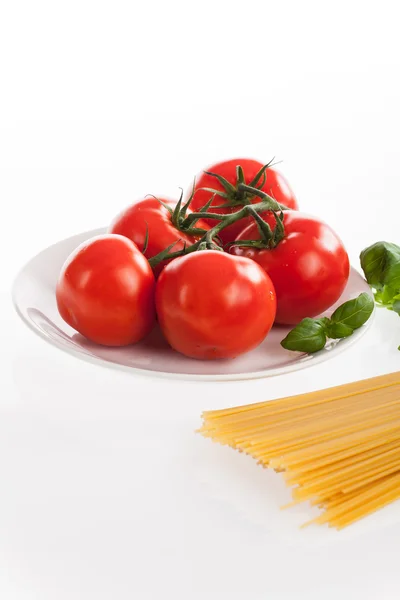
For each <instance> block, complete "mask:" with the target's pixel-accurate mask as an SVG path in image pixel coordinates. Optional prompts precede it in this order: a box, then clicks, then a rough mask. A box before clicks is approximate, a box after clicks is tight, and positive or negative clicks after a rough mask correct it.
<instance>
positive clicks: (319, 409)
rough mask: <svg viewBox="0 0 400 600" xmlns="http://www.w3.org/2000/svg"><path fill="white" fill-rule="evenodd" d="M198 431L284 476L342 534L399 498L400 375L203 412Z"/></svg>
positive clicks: (301, 498) (321, 519) (299, 499)
mask: <svg viewBox="0 0 400 600" xmlns="http://www.w3.org/2000/svg"><path fill="white" fill-rule="evenodd" d="M202 417H203V427H202V428H201V429H200V433H201V434H202V435H203V436H205V437H209V438H212V439H213V440H214V441H217V442H219V443H221V444H226V445H229V446H231V447H232V448H235V449H237V450H239V451H242V452H245V453H246V454H249V455H250V456H252V457H253V458H255V459H256V460H257V461H258V462H259V463H260V464H261V465H263V466H265V467H271V468H273V469H275V470H276V471H278V472H282V473H283V477H284V478H285V481H286V483H287V484H288V485H290V486H292V487H293V490H292V494H293V503H291V504H295V503H298V502H304V501H309V502H310V503H311V504H312V505H317V506H319V507H320V508H321V509H322V511H321V514H320V515H319V516H318V517H316V518H315V519H313V520H312V521H309V522H308V523H306V525H308V524H310V523H318V524H323V523H328V524H329V525H330V526H332V527H336V528H337V529H342V528H343V527H346V526H347V525H350V524H351V523H353V522H354V521H357V520H358V519H361V518H362V517H365V516H367V515H369V514H370V513H372V512H375V511H376V510H378V509H380V508H382V507H384V506H386V505H387V504H389V503H391V502H393V501H395V500H397V499H398V498H400V373H392V374H390V375H384V376H381V377H374V378H373V379H366V380H363V381H358V382H355V383H350V384H346V385H342V386H338V387H334V388H330V389H327V390H320V391H317V392H312V393H309V394H302V395H299V396H292V397H288V398H281V399H279V400H272V401H267V402H260V403H258V404H251V405H248V406H240V407H238V408H229V409H225V410H216V411H208V412H205V413H203V415H202Z"/></svg>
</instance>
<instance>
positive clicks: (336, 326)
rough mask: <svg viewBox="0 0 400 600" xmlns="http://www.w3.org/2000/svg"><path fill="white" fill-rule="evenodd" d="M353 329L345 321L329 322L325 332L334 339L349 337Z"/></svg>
mask: <svg viewBox="0 0 400 600" xmlns="http://www.w3.org/2000/svg"><path fill="white" fill-rule="evenodd" d="M353 331H354V329H353V328H352V327H350V326H349V325H346V324H345V323H329V325H328V327H327V330H326V334H327V336H328V337H330V338H332V339H334V340H336V339H339V338H345V337H349V335H351V334H352V333H353Z"/></svg>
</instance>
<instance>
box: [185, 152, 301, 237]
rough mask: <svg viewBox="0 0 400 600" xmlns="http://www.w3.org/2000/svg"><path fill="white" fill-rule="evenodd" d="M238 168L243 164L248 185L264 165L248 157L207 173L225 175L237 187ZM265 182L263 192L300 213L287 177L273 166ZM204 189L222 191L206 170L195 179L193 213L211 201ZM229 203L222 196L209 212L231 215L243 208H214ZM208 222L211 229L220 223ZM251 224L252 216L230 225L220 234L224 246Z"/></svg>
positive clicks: (254, 201)
mask: <svg viewBox="0 0 400 600" xmlns="http://www.w3.org/2000/svg"><path fill="white" fill-rule="evenodd" d="M237 165H241V167H242V168H243V172H244V176H245V180H246V183H247V184H249V183H250V182H251V181H252V179H253V178H254V177H255V176H256V175H257V173H258V171H259V170H260V169H261V168H262V167H263V163H260V162H259V161H257V160H253V159H249V158H234V159H232V160H226V161H223V162H220V163H216V164H214V165H211V166H210V167H208V168H207V169H205V170H206V171H210V172H212V173H217V174H218V175H222V177H224V178H225V179H227V180H228V181H229V183H231V184H232V185H236V180H237V178H236V167H237ZM265 175H266V181H265V184H264V185H263V187H262V188H261V190H262V191H263V192H265V193H266V194H268V195H269V196H272V197H273V198H274V199H275V200H276V201H277V202H279V203H280V204H284V205H285V206H287V207H288V208H290V209H293V210H297V209H298V204H297V199H296V196H295V195H294V192H293V191H292V190H291V188H290V186H289V184H288V182H287V181H286V179H285V178H284V176H283V175H282V174H281V173H279V171H276V170H275V169H274V168H272V167H270V168H268V169H267V170H266V172H265ZM201 188H211V189H215V190H218V191H223V186H222V184H221V183H220V182H219V181H218V180H217V179H216V178H215V177H212V176H211V175H207V174H206V173H205V172H204V171H203V172H201V173H200V174H199V175H198V177H197V178H196V185H195V191H196V193H195V195H194V198H193V200H192V202H191V204H190V206H191V208H192V210H193V211H198V210H200V209H201V208H202V207H203V206H204V205H205V204H206V203H207V202H208V201H209V200H210V198H211V196H212V194H211V192H207V191H205V190H202V189H201ZM251 201H252V202H253V203H256V202H260V198H257V197H253V198H252V199H251ZM225 202H226V200H225V199H224V198H221V197H220V196H216V197H215V199H214V200H213V202H212V204H211V207H210V208H209V212H211V211H212V212H215V213H217V214H218V213H219V214H231V213H233V212H237V211H238V210H239V209H240V208H242V207H241V206H234V207H226V208H222V209H212V207H213V206H219V205H221V204H224V203H225ZM207 222H208V223H209V225H210V226H211V227H212V226H213V225H215V224H216V223H217V221H215V220H212V219H208V220H207ZM250 222H251V217H246V218H245V219H241V220H240V221H237V222H236V223H233V224H232V225H229V227H227V228H226V229H224V230H223V231H221V233H220V238H221V240H222V241H223V242H224V243H227V242H232V241H233V240H234V239H235V238H236V237H237V236H238V235H239V233H240V232H241V231H242V230H243V229H244V228H245V227H247V225H249V224H250Z"/></svg>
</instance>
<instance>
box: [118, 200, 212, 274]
mask: <svg viewBox="0 0 400 600" xmlns="http://www.w3.org/2000/svg"><path fill="white" fill-rule="evenodd" d="M160 200H162V202H164V203H165V204H167V205H168V206H170V207H171V208H172V209H174V208H175V206H176V202H174V201H173V200H170V199H166V198H160ZM190 212H191V211H190V210H189V211H188V214H190ZM146 227H147V228H148V235H149V239H148V245H147V249H146V251H145V252H144V255H145V256H146V258H151V257H153V256H155V255H156V254H158V253H159V252H162V251H163V250H165V248H168V246H170V245H171V244H173V243H174V242H176V243H175V246H174V247H173V248H172V249H171V252H177V251H178V250H182V248H183V247H184V245H185V244H186V246H191V245H192V244H193V243H194V242H196V241H197V240H198V239H199V236H193V235H188V234H187V233H185V232H183V231H180V230H179V229H178V228H177V227H175V225H174V224H173V223H172V221H171V214H170V212H169V211H168V210H167V209H166V208H165V206H163V205H162V204H161V203H160V202H159V201H158V200H157V199H156V198H145V199H143V200H139V201H138V202H135V203H134V204H132V205H131V206H129V207H128V208H126V209H125V210H123V211H122V212H121V213H120V214H119V215H118V216H117V218H116V219H115V220H114V222H113V223H112V224H111V227H110V229H109V232H110V233H116V234H119V235H123V236H125V237H127V238H128V239H130V240H132V242H134V243H135V244H136V245H137V247H138V248H139V250H140V251H143V248H144V243H145V239H146ZM196 227H198V228H200V229H204V230H208V229H209V228H210V226H209V225H207V223H204V222H202V221H198V222H197V224H196ZM167 262H168V261H162V262H161V263H159V264H158V265H157V266H156V267H155V268H154V274H155V276H156V277H158V275H159V274H160V273H161V271H162V269H163V268H164V266H165V265H166V263H167Z"/></svg>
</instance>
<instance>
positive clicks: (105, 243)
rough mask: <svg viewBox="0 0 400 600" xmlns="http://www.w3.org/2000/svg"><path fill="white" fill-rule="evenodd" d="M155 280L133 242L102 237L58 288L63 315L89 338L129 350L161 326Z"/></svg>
mask: <svg viewBox="0 0 400 600" xmlns="http://www.w3.org/2000/svg"><path fill="white" fill-rule="evenodd" d="M154 293H155V279H154V275H153V272H152V270H151V268H150V265H149V263H148V262H147V260H146V259H145V257H144V256H143V254H141V252H140V251H139V250H138V248H137V247H136V246H135V244H134V243H133V242H131V241H130V240H128V239H127V238H125V237H122V236H120V235H100V236H97V237H94V238H92V239H90V240H88V241H87V242H84V243H83V244H81V245H80V246H79V247H78V248H77V249H76V250H75V251H74V252H73V253H72V254H71V255H70V256H69V257H68V258H67V260H66V262H65V264H64V266H63V268H62V270H61V273H60V276H59V279H58V283H57V289H56V298H57V306H58V310H59V312H60V315H61V316H62V318H63V319H64V321H66V322H67V323H68V325H70V326H71V327H73V328H74V329H76V331H79V333H81V334H82V335H84V336H85V337H87V338H88V339H89V340H92V341H93V342H96V343H98V344H104V345H105V346H126V345H128V344H134V343H135V342H138V341H139V340H141V339H142V338H143V337H144V336H145V335H146V334H147V333H149V331H150V330H151V328H152V327H153V324H154V322H155V307H154Z"/></svg>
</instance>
